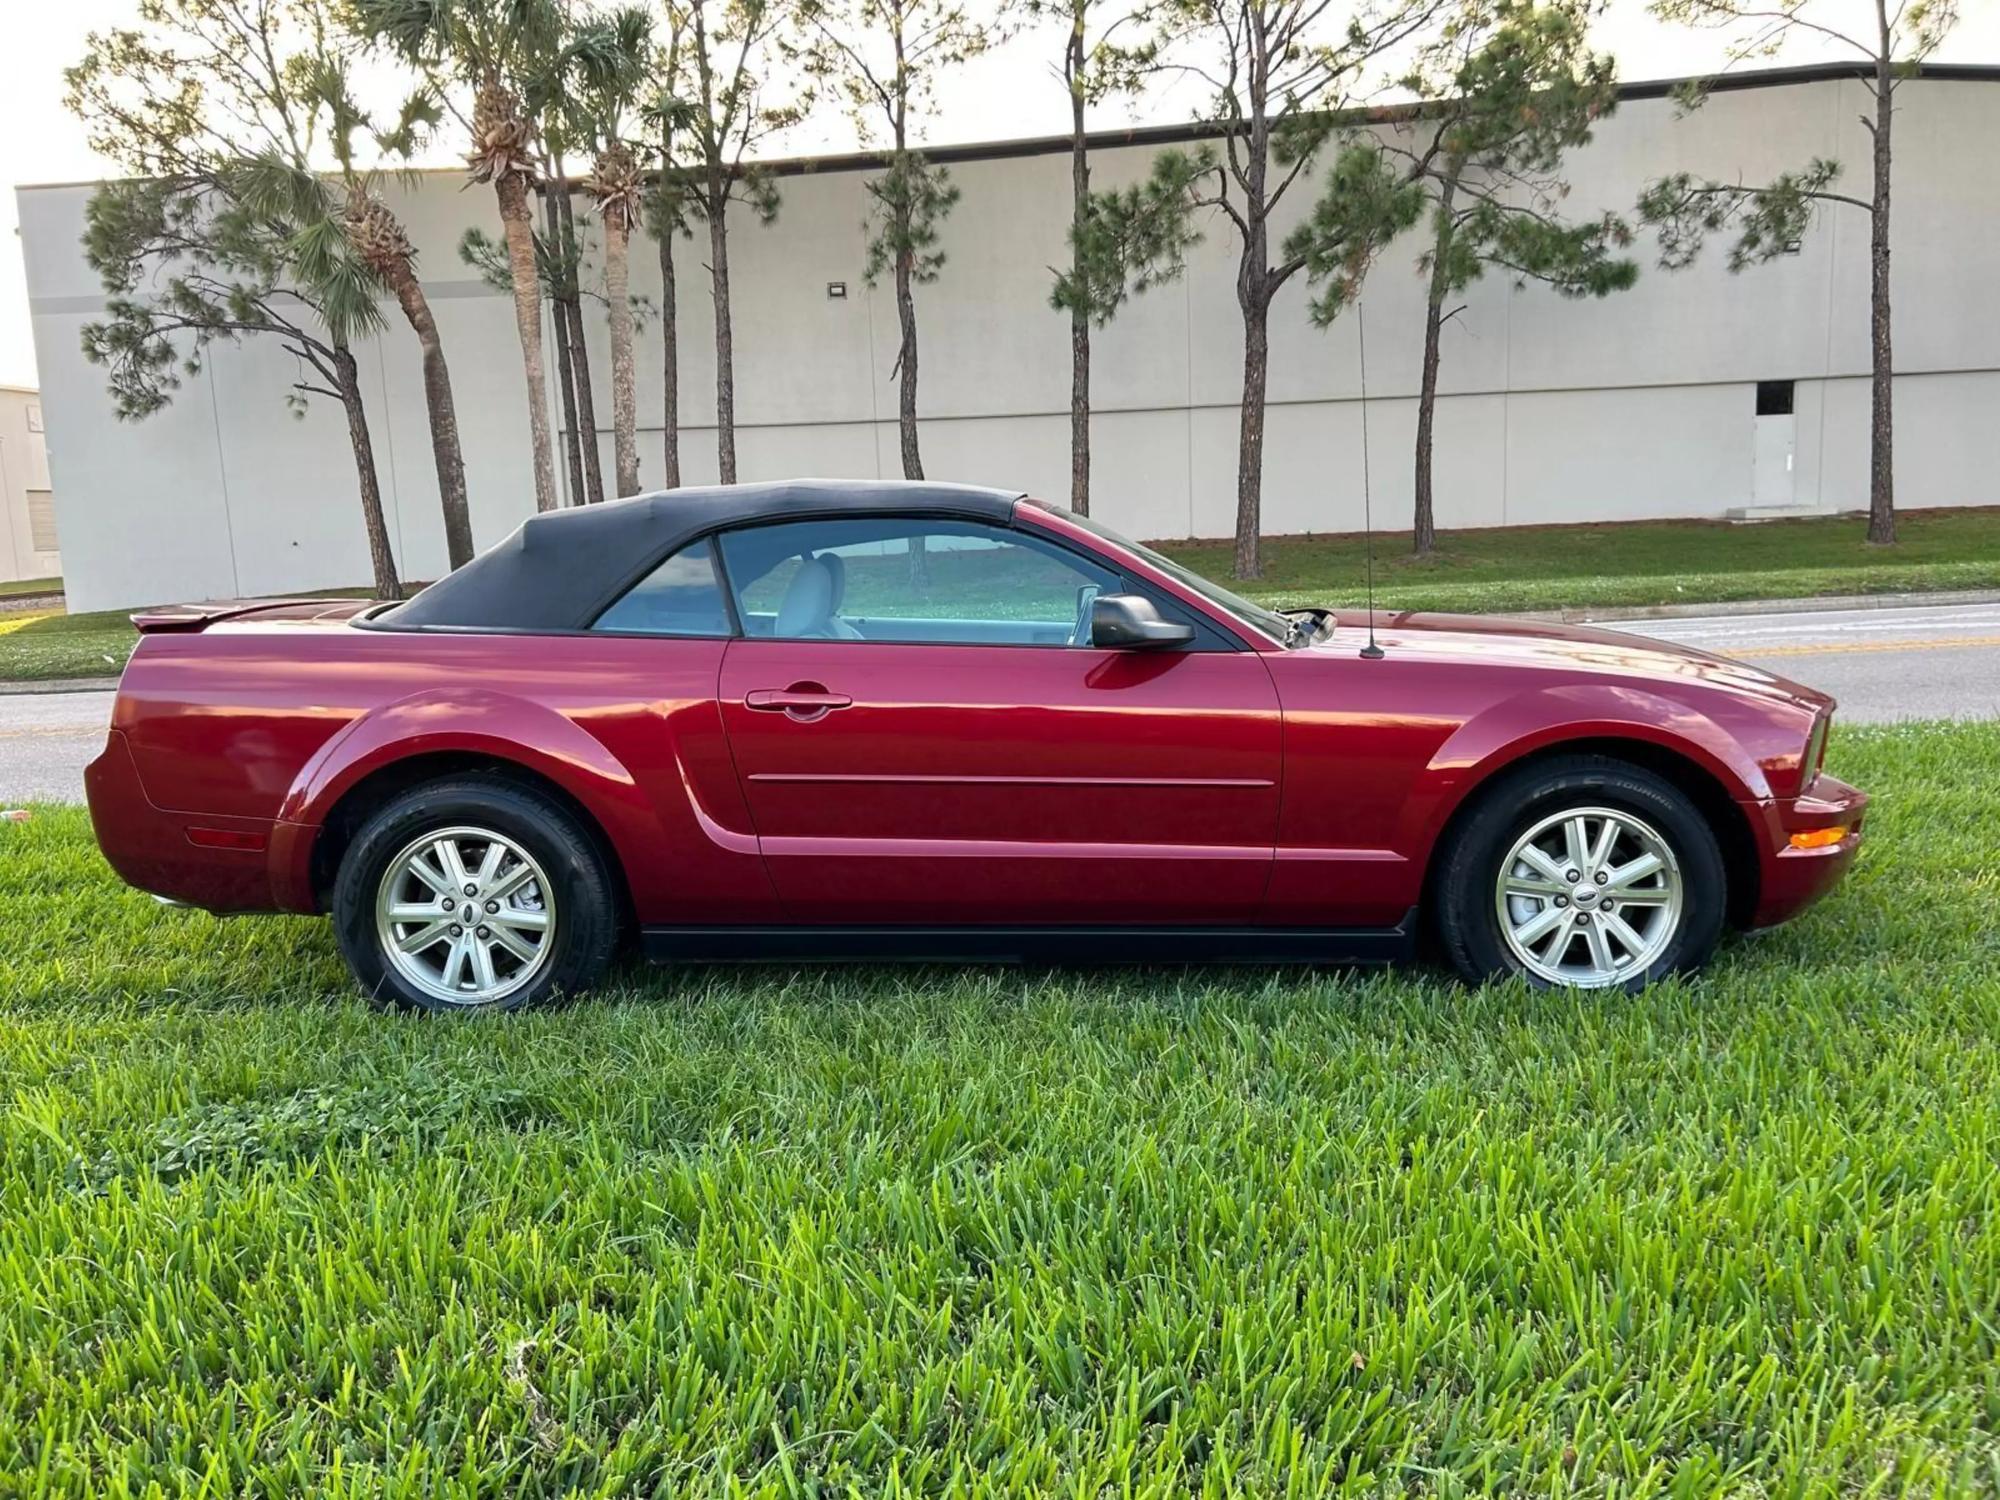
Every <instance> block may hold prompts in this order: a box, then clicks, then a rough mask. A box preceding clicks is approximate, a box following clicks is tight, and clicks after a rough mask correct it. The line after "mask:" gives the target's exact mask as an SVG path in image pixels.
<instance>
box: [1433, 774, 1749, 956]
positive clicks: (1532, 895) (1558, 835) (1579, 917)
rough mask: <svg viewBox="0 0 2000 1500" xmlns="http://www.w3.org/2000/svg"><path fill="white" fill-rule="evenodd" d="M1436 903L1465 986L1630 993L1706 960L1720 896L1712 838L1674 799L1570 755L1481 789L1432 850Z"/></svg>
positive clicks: (1723, 881)
mask: <svg viewBox="0 0 2000 1500" xmlns="http://www.w3.org/2000/svg"><path fill="white" fill-rule="evenodd" d="M1436 898H1437V903H1438V928H1439V931H1440V934H1441V936H1442V937H1443V939H1444V944H1445V948H1446V950H1447V952H1448V953H1449V954H1450V956H1451V959H1452V961H1453V963H1454V964H1456V965H1457V967H1458V970H1459V972H1460V973H1462V974H1463V975H1465V977H1466V978H1467V979H1469V980H1472V981H1474V982H1477V981H1480V980H1483V979H1491V978H1500V977H1503V976H1505V975H1508V974H1519V975H1521V976H1522V977H1523V978H1525V979H1526V980H1527V981H1528V982H1529V983H1530V984H1533V985H1536V986H1538V987H1545V988H1546V987H1554V986H1573V987H1575V988H1578V989H1626V990H1638V989H1642V988H1644V987H1645V986H1646V985H1647V984H1650V983H1651V982H1652V981H1653V980H1655V979H1659V978H1662V977H1664V976H1666V975H1668V974H1676V973H1688V972H1692V971H1693V970H1696V969H1699V968H1700V967H1701V966H1702V965H1703V964H1705V963H1706V962H1707V961H1708V958H1709V956H1710V954H1712V953H1713V952H1714V951H1715V945H1716V942H1717V941H1718V940H1719V939H1720V937H1721V935H1722V923H1723V915H1724V913H1725V911H1726V910H1727V907H1728V899H1727V898H1728V887H1727V876H1726V874H1725V872H1724V869H1723V864H1722V852H1721V849H1720V848H1719V847H1718V845H1717V843H1716V838H1715V832H1714V830H1713V829H1711V828H1710V827H1709V825H1708V822H1707V820H1706V819H1704V818H1703V817H1702V815H1701V812H1700V810H1699V809H1698V808H1696V807H1695V805H1694V804H1693V803H1692V802H1691V801H1690V800H1689V799H1688V797H1687V795H1686V794H1685V793H1684V792H1682V791H1681V790H1680V789H1679V788H1678V787H1676V786H1674V785H1673V783H1671V782H1669V781H1667V780H1666V779H1664V778H1663V777H1660V776H1657V775H1654V774H1653V773H1652V772H1650V771H1646V770H1643V769H1641V768H1640V767H1637V766H1633V765H1628V764H1626V763H1625V762H1622V761H1616V760H1611V759H1609V758H1606V757H1601V756H1585V755H1579V756H1566V757H1564V758H1563V759H1561V760H1553V761H1545V762H1541V763H1539V764H1537V765H1533V766H1528V767H1525V768H1523V770H1522V771H1520V772H1518V773H1516V774H1515V775H1513V776H1509V777H1505V778H1503V779H1502V780H1501V781H1500V782H1498V783H1496V784H1495V785H1494V786H1493V787H1491V788H1489V789H1488V790H1487V791H1486V792H1485V794H1484V795H1482V797H1481V799H1480V801H1479V803H1478V805H1477V806H1476V807H1475V808H1474V809H1473V811H1472V812H1471V814H1470V815H1469V816H1468V817H1467V819H1466V821H1465V822H1464V823H1463V824H1462V825H1461V826H1460V827H1459V828H1458V829H1457V830H1456V831H1455V833H1454V835H1453V837H1452V839H1451V842H1450V846H1449V847H1448V848H1447V849H1446V850H1445V851H1444V854H1443V863H1442V865H1441V866H1440V868H1439V872H1438V879H1437V884H1436Z"/></svg>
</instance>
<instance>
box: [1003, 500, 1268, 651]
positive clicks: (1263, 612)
mask: <svg viewBox="0 0 2000 1500" xmlns="http://www.w3.org/2000/svg"><path fill="white" fill-rule="evenodd" d="M1033 503H1034V504H1036V505H1038V506H1040V507H1041V508H1042V509H1043V510H1045V511H1048V512H1049V513H1050V514H1051V515H1058V516H1061V517H1062V518H1063V519H1064V520H1065V521H1068V522H1069V523H1070V524H1071V525H1073V526H1081V527H1082V528H1083V529H1084V530H1085V531H1088V532H1090V533H1091V534H1092V535H1094V536H1099V537H1102V538H1103V539H1104V540H1105V541H1107V542H1109V543H1111V544H1112V545H1113V546H1114V547H1122V548H1124V549H1125V550H1126V551H1127V552H1130V553H1132V554H1133V555H1134V556H1136V557H1142V558H1144V559H1145V560H1146V562H1147V563H1148V564H1150V565H1151V566H1153V567H1155V568H1157V569H1159V570H1160V571H1161V572H1162V573H1164V574H1166V575H1167V576H1168V577H1169V578H1171V579H1173V580H1174V582H1176V583H1178V584H1181V585H1183V586H1184V587H1186V588H1189V589H1192V590H1193V591H1194V592H1195V593H1197V594H1199V595H1201V597H1202V598H1204V599H1206V600H1207V601H1208V602H1209V603H1210V604H1213V605H1214V606H1215V607H1216V608H1217V609H1220V610H1222V611H1223V612H1224V613H1226V614H1229V615H1232V616H1234V617H1235V618H1236V619H1238V620H1241V621H1242V622H1243V623H1244V624H1245V625H1248V626H1249V627H1250V628H1251V629H1252V630H1254V631H1256V632H1257V633H1258V634H1259V635H1263V636H1268V637H1269V638H1270V639H1271V640H1274V641H1276V642H1277V643H1278V644H1279V645H1290V644H1291V643H1292V642H1293V640H1295V639H1296V638H1297V636H1298V627H1297V625H1296V624H1295V623H1294V622H1293V621H1291V620H1288V619H1286V618H1285V617H1284V616H1283V615H1281V614H1276V613H1274V612H1273V611H1271V610H1268V609H1266V608H1264V606H1263V605H1261V604H1252V603H1251V602H1250V601H1249V600H1248V599H1245V598H1244V597H1243V596H1242V595H1241V594H1232V593H1231V592H1230V591H1229V590H1228V589H1226V588H1224V587H1223V586H1222V585H1221V584H1219V583H1213V582H1211V581H1210V580H1208V579H1206V578H1204V577H1202V576H1201V574H1199V573H1197V572H1195V571H1194V570H1193V569H1191V568H1187V567H1183V566H1182V565H1181V564H1180V563H1177V562H1175V561H1174V560H1173V559H1172V558H1171V557H1168V556H1166V555H1164V554H1163V553H1159V552H1155V551H1154V550H1153V549H1152V548H1151V547H1148V546H1147V545H1145V543H1143V542H1135V541H1133V540H1132V539H1131V538H1130V537H1128V536H1122V535H1120V534H1119V533H1118V532H1116V531H1113V530H1112V529H1111V528H1110V527H1109V526H1106V525H1105V524H1104V523H1103V522H1102V521H1098V520H1095V519H1093V518H1092V517H1090V516H1080V515H1078V514H1077V513H1076V512H1075V511H1073V510H1070V509H1069V508H1068V507H1066V506H1061V505H1051V504H1049V502H1047V501H1046V500H1037V501H1034V502H1033Z"/></svg>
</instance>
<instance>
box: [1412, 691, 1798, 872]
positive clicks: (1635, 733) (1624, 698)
mask: <svg viewBox="0 0 2000 1500" xmlns="http://www.w3.org/2000/svg"><path fill="white" fill-rule="evenodd" d="M1573 740H1575V741H1580V740H1630V741H1635V742H1638V743H1641V744H1645V745H1649V746H1652V747H1655V748H1657V749H1661V750H1666V751H1669V752H1671V753H1672V754H1675V755H1678V756H1680V757H1681V758H1682V759H1684V760H1686V761H1688V762H1690V763H1691V764H1693V765H1695V766H1697V767H1699V768H1700V769H1701V770H1702V771H1704V772H1706V773H1707V774H1708V775H1709V776H1710V777H1711V778H1713V779H1714V781H1715V782H1716V783H1717V784H1718V785H1720V786H1721V787H1722V789H1723V791H1724V792H1726V793H1727V794H1728V796H1729V798H1730V800H1731V801H1733V802H1737V803H1743V802H1755V801H1763V800H1765V799H1767V798H1769V797H1770V796H1771V786H1770V782H1769V781H1768V780H1767V779H1766V778H1765V775H1764V771H1763V768H1762V767H1761V766H1759V765H1758V764H1757V762H1756V760H1755V759H1754V758H1753V757H1752V756H1750V755H1749V754H1748V752H1746V751H1745V749H1744V748H1743V746H1742V745H1741V744H1740V743H1739V742H1738V741H1737V740H1736V738H1735V736H1733V735H1731V734H1730V733H1729V732H1728V731H1727V730H1725V729H1723V728H1722V727H1721V726H1720V725H1719V724H1717V723H1716V722H1715V721H1714V720H1713V719H1711V718H1710V717H1708V715H1706V714H1705V713H1703V712H1702V711H1701V710H1700V709H1699V708H1696V707H1693V706H1691V705H1690V704H1688V703H1686V702H1682V701H1680V700H1678V699H1674V698H1670V697H1667V696H1666V695H1664V694H1661V693H1657V692H1653V691H1650V690H1648V689H1645V688H1641V687H1635V686H1631V685H1629V684H1624V683H1606V682H1597V683H1569V684H1566V685H1563V686H1555V687H1546V688H1536V689H1532V690H1530V691H1527V692H1523V693H1517V694H1513V695H1510V696H1508V697H1506V698H1503V699H1500V700H1499V701H1498V702H1495V703H1493V704H1490V705H1488V706H1487V707H1486V708H1484V709H1482V710H1481V711H1480V712H1478V713H1476V714H1474V715H1473V716H1472V717H1471V718H1470V719H1467V720H1466V721H1465V722H1464V723H1463V724H1461V725H1460V726H1459V727H1458V728H1457V729H1456V730H1455V731H1453V732H1452V734H1451V735H1450V737H1449V738H1447V739H1446V740H1445V741H1444V743H1443V744H1441V745H1440V746H1438V748H1437V750H1436V752H1435V753H1434V754H1433V755H1432V756H1431V760H1430V763H1429V765H1427V766H1426V767H1425V768H1424V774H1423V776H1422V778H1421V779H1420V784H1421V785H1424V786H1426V787H1428V788H1430V792H1431V794H1430V795H1429V796H1428V797H1425V796H1413V797H1411V798H1410V800H1409V801H1408V802H1407V803H1406V804H1405V812H1404V818H1405V824H1404V829H1403V833H1404V835H1405V837H1407V838H1408V839H1409V840H1410V843H1409V845H1408V847H1412V848H1419V849H1426V850H1428V849H1431V848H1433V847H1434V846H1435V843H1436V840H1437V839H1438V838H1439V836H1440V835H1442V834H1443V832H1444V830H1445V828H1446V826H1447V825H1448V824H1449V823H1450V821H1451V819H1452V816H1453V815H1454V814H1455V813H1457V811H1458V810H1459V809H1460V808H1461V807H1463V806H1464V805H1465V803H1466V801H1467V799H1468V798H1470V797H1471V796H1473V795H1474V794H1475V793H1476V792H1478V791H1479V790H1480V788H1482V787H1484V786H1485V785H1486V784H1487V783H1488V782H1489V781H1491V780H1492V778H1493V777H1494V776H1496V775H1498V774H1499V773H1501V772H1503V771H1505V770H1506V769H1507V768H1508V767H1509V766H1512V765H1515V764H1517V763H1519V762H1520V761H1521V760H1523V759H1525V758H1526V757H1528V756H1530V755H1533V754H1535V753H1537V752H1538V751H1542V750H1548V749H1552V748H1556V747H1560V746H1561V745H1562V744H1564V743H1565V742H1566V741H1573Z"/></svg>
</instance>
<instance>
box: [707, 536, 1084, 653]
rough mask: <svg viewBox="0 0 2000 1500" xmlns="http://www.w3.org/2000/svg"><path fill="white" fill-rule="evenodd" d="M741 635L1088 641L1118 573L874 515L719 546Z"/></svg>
mask: <svg viewBox="0 0 2000 1500" xmlns="http://www.w3.org/2000/svg"><path fill="white" fill-rule="evenodd" d="M722 561H723V565H724V569H725V571H726V572H727V573H728V575H729V582H730V586H731V587H732V588H734V589H735V590H736V607H737V612H738V614H739V616H740V618H741V619H742V622H743V631H744V633H745V634H746V635H753V636H757V635H762V636H771V637H774V638H776V639H780V640H864V641H922V642H932V643H946V644H953V645H997V646H1069V645H1076V644H1087V642H1088V638H1089V635H1088V628H1087V624H1084V623H1080V622H1087V621H1088V618H1089V601H1090V599H1091V598H1093V597H1094V596H1095V595H1096V594H1098V593H1107V594H1109V593H1116V592H1118V590H1119V588H1120V587H1121V580H1120V577H1119V575H1118V574H1117V573H1116V572H1115V571H1113V570H1112V569H1110V568H1106V567H1102V566H1100V565H1098V564H1096V563H1093V562H1091V561H1089V560H1088V559H1086V558H1083V557H1079V556H1077V555H1076V554H1074V553H1071V552H1068V551H1066V550H1064V549H1063V548H1061V547H1057V546H1054V545H1052V544H1050V543H1047V542H1044V541H1042V540H1040V539H1039V538H1035V537H1029V536H1025V535H1023V534H1021V533H1019V532H1014V531H1008V530H1005V529H1003V528H1000V527H994V526H983V525H980V524H978V523H976V522H965V521H947V520H934V519H920V518H913V517H895V516H869V517H856V518H854V519H851V520H828V521H798V522H792V523H789V524H786V525H780V526H754V527H746V528H744V529H742V530H740V531H732V532H727V533H725V534H724V535H723V538H722Z"/></svg>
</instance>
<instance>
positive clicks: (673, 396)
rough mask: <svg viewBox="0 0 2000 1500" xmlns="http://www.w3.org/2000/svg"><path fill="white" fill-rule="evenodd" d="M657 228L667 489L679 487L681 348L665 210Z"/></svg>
mask: <svg viewBox="0 0 2000 1500" xmlns="http://www.w3.org/2000/svg"><path fill="white" fill-rule="evenodd" d="M661 220H662V222H661V225H660V358H661V364H662V366H663V368H664V369H665V371H666V386H667V398H666V403H665V407H664V409H663V411H662V413H661V416H662V418H663V420H664V422H665V429H666V431H665V436H666V443H667V466H666V468H665V469H664V470H663V471H662V472H661V476H660V482H661V483H662V484H663V485H665V486H666V487H667V488H668V489H670V490H677V489H679V488H680V487H681V348H680V293H679V289H678V288H677V287H676V286H675V284H674V227H673V223H672V221H671V218H670V217H669V216H668V215H667V213H666V210H665V209H664V208H662V209H661Z"/></svg>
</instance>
